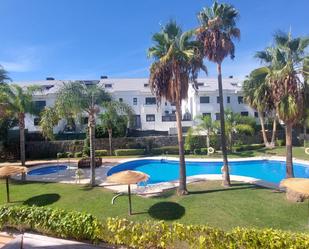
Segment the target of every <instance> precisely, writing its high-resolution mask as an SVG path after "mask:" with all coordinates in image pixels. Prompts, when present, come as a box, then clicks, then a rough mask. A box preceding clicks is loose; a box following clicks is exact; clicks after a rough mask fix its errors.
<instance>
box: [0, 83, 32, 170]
mask: <svg viewBox="0 0 309 249" xmlns="http://www.w3.org/2000/svg"><path fill="white" fill-rule="evenodd" d="M37 90H38V87H36V86H28V87H21V86H19V85H15V84H12V85H8V84H1V85H0V92H1V94H0V102H1V103H2V104H3V105H5V108H6V110H7V111H8V112H9V113H10V115H13V116H14V117H15V118H16V119H17V120H18V126H19V143H20V161H21V164H22V165H23V166H24V165H26V156H25V115H26V113H30V114H37V113H38V110H36V108H35V105H34V102H33V101H32V96H33V94H34V92H35V91H37Z"/></svg>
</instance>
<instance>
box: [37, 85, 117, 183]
mask: <svg viewBox="0 0 309 249" xmlns="http://www.w3.org/2000/svg"><path fill="white" fill-rule="evenodd" d="M109 100H111V96H110V95H109V94H108V93H107V92H105V91H104V89H103V87H101V86H100V85H98V84H90V85H86V84H84V83H82V82H79V81H76V82H68V83H63V85H62V86H61V87H60V88H59V90H58V92H57V99H56V102H55V106H54V108H50V109H46V110H45V111H44V112H43V115H42V121H41V129H42V130H43V134H46V135H47V136H50V135H51V134H52V130H51V129H52V128H53V127H54V125H55V124H57V123H58V121H59V120H60V119H61V118H72V117H78V116H79V115H81V114H86V115H87V117H88V132H89V140H90V169H91V170H90V184H91V185H92V186H94V185H95V143H94V142H95V125H96V116H97V115H98V114H99V112H100V107H101V106H102V104H103V103H104V102H106V101H109ZM48 120H49V121H51V124H50V125H48V124H47V123H48Z"/></svg>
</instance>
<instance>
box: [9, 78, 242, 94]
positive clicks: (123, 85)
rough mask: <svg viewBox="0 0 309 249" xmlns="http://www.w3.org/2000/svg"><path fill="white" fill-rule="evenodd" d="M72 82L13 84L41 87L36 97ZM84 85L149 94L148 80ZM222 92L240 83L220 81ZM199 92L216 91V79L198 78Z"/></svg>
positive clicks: (227, 79) (92, 81)
mask: <svg viewBox="0 0 309 249" xmlns="http://www.w3.org/2000/svg"><path fill="white" fill-rule="evenodd" d="M72 81H73V80H41V81H24V82H14V83H15V84H19V85H22V86H29V85H41V86H43V87H44V91H43V93H41V92H40V94H38V95H47V94H54V93H56V92H57V91H58V89H59V88H60V87H61V85H62V84H63V83H68V82H72ZM78 81H81V82H83V83H85V84H91V83H95V84H97V83H99V84H102V85H103V86H105V89H106V90H107V91H108V92H112V93H113V92H121V91H125V92H127V91H139V92H150V88H149V85H148V81H149V80H148V78H129V79H125V78H108V79H101V80H78ZM222 81H223V82H222V84H223V89H224V90H232V91H239V90H241V81H239V80H237V79H234V78H224V79H223V80H222ZM197 82H198V85H199V91H216V90H217V89H218V82H217V79H216V78H199V79H198V80H197Z"/></svg>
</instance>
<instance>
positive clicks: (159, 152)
mask: <svg viewBox="0 0 309 249" xmlns="http://www.w3.org/2000/svg"><path fill="white" fill-rule="evenodd" d="M163 153H164V151H163V150H162V149H161V148H152V149H151V154H153V155H162V154H163Z"/></svg>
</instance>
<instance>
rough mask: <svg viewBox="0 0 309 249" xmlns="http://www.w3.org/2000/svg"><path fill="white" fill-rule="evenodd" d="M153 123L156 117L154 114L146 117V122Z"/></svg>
mask: <svg viewBox="0 0 309 249" xmlns="http://www.w3.org/2000/svg"><path fill="white" fill-rule="evenodd" d="M154 121H156V116H155V115H154V114H147V115H146V122H154Z"/></svg>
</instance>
